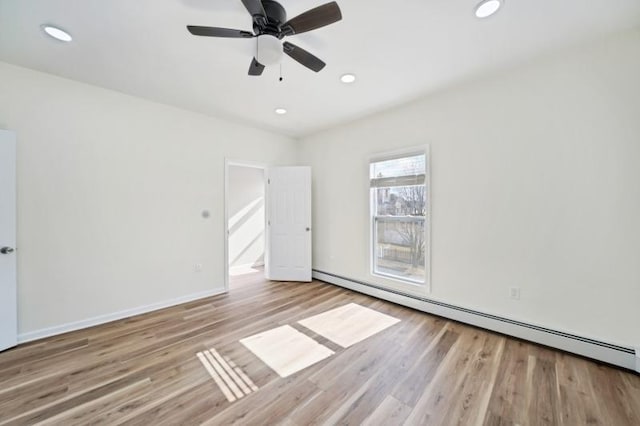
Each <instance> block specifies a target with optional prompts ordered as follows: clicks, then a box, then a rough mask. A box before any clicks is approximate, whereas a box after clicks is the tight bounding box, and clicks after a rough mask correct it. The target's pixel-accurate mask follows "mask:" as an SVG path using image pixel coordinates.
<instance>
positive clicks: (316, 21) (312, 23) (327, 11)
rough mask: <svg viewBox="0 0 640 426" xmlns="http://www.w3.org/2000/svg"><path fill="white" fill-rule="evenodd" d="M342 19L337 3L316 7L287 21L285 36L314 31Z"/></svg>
mask: <svg viewBox="0 0 640 426" xmlns="http://www.w3.org/2000/svg"><path fill="white" fill-rule="evenodd" d="M341 19H342V12H340V8H339V7H338V3H336V2H335V1H334V2H331V3H327V4H323V5H322V6H318V7H316V8H314V9H311V10H307V11H306V12H304V13H302V14H300V15H298V16H296V17H295V18H292V19H289V20H288V21H287V22H286V23H285V24H284V28H285V31H286V30H290V31H286V32H290V34H287V35H293V34H300V33H304V32H307V31H311V30H315V29H316V28H320V27H324V26H325V25H329V24H333V23H334V22H337V21H339V20H341Z"/></svg>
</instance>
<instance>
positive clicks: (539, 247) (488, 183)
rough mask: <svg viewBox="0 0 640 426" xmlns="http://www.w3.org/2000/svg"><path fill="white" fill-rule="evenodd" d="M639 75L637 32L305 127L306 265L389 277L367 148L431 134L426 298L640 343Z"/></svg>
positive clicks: (348, 274) (394, 145)
mask: <svg viewBox="0 0 640 426" xmlns="http://www.w3.org/2000/svg"><path fill="white" fill-rule="evenodd" d="M639 76H640V33H639V32H638V31H634V32H628V33H625V34H621V35H618V36H616V37H614V38H611V39H608V40H605V41H602V42H599V43H597V44H592V45H591V46H588V47H582V48H576V49H574V50H571V51H567V52H562V53H561V54H557V55H554V56H552V57H547V58H544V59H541V60H538V61H536V62H533V63H530V64H527V65H523V66H521V67H519V68H517V69H513V70H511V71H510V72H505V73H503V74H500V75H493V76H491V77H490V78H483V79H479V80H477V81H474V82H469V83H467V84H465V85H464V86H459V87H458V88H455V89H451V90H447V91H445V92H441V93H438V94H435V95H432V96H429V97H427V98H425V99H423V100H420V101H417V102H414V103H412V104H410V105H406V106H404V107H401V108H397V109H395V110H392V111H389V112H386V113H381V114H378V115H376V116H373V117H369V118H365V119H362V120H359V121H357V122H354V123H351V124H348V125H344V126H341V127H339V128H336V129H332V130H329V131H326V132H323V133H320V134H317V135H314V136H312V137H308V138H305V139H304V140H303V142H302V146H301V151H300V159H301V162H302V163H303V164H308V165H311V166H312V167H313V173H314V188H313V190H314V200H313V205H314V225H313V226H314V268H316V269H318V270H321V271H326V272H330V273H334V274H339V275H342V276H345V277H349V278H354V279H360V280H365V281H369V282H377V283H383V282H385V281H384V279H380V278H374V277H372V276H371V275H370V274H369V220H368V207H369V204H368V182H367V166H368V157H369V156H370V155H371V154H373V153H378V152H384V151H386V150H390V149H398V148H402V147H405V146H413V145H420V144H425V143H428V144H430V146H431V158H432V159H431V167H432V174H431V177H432V188H431V189H432V246H431V247H432V256H431V258H432V293H431V296H430V297H432V298H433V299H437V300H441V301H446V302H449V303H452V304H456V305H459V306H464V307H469V308H473V309H477V310H480V311H484V312H488V313H493V314H498V315H502V316H506V317H509V318H513V319H519V320H523V321H527V322H530V323H535V324H541V325H544V326H548V327H550V328H553V329H560V330H565V331H571V332H574V333H578V334H581V335H585V336H591V337H595V338H598V339H602V340H605V341H610V342H619V343H623V344H627V345H636V346H640V326H639V325H640V309H638V302H639V301H640V80H639ZM511 286H517V287H521V292H522V294H521V300H519V301H514V300H510V299H509V297H508V289H509V287H511Z"/></svg>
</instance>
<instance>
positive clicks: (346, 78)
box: [340, 74, 356, 84]
mask: <svg viewBox="0 0 640 426" xmlns="http://www.w3.org/2000/svg"><path fill="white" fill-rule="evenodd" d="M340 81H341V82H343V83H345V84H351V83H353V82H355V81H356V75H355V74H343V75H342V77H340Z"/></svg>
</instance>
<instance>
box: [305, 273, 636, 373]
mask: <svg viewBox="0 0 640 426" xmlns="http://www.w3.org/2000/svg"><path fill="white" fill-rule="evenodd" d="M313 278H315V279H317V280H320V281H324V282H327V283H330V284H335V285H337V286H340V287H344V288H347V289H350V290H353V291H357V292H359V293H364V294H367V295H369V296H373V297H377V298H379V299H383V300H387V301H389V302H393V303H397V304H399V305H403V306H407V307H410V308H413V309H416V310H419V311H422V312H427V313H430V314H434V315H437V316H441V317H445V318H449V319H452V320H455V321H459V322H463V323H465V324H469V325H473V326H476V327H480V328H484V329H487V330H492V331H495V332H498V333H502V334H506V335H508V336H513V337H517V338H520V339H524V340H528V341H531V342H535V343H539V344H541V345H545V346H549V347H552V348H556V349H560V350H563V351H566V352H571V353H574V354H578V355H582V356H585V357H587V358H592V359H595V360H599V361H603V362H606V363H609V364H613V365H617V366H619V367H623V368H626V369H629V370H634V371H637V372H640V349H636V348H627V347H623V346H619V345H614V344H611V343H607V342H601V341H597V340H594V339H590V338H586V337H582V336H577V335H574V334H570V333H565V332H562V331H557V330H552V329H548V328H544V327H540V326H536V325H531V324H527V323H523V322H521V321H515V320H511V319H509V318H503V317H499V316H496V315H490V314H486V313H483V312H479V311H474V310H471V309H466V308H462V307H458V306H455V305H450V304H447V303H442V302H438V301H435V300H430V299H427V298H422V297H417V296H412V295H409V294H404V293H401V292H396V291H392V290H387V289H384V288H382V287H380V286H377V285H375V284H371V283H366V282H363V281H359V280H353V279H350V278H346V277H342V276H339V275H335V274H332V273H329V272H323V271H319V270H316V269H314V270H313Z"/></svg>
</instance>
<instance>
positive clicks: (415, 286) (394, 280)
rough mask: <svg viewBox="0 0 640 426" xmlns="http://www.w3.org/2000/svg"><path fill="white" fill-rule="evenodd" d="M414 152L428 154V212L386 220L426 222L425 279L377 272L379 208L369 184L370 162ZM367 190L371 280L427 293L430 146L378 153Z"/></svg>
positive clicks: (429, 282) (410, 154)
mask: <svg viewBox="0 0 640 426" xmlns="http://www.w3.org/2000/svg"><path fill="white" fill-rule="evenodd" d="M414 155H424V156H425V177H424V185H425V198H426V203H427V208H426V211H425V216H424V219H422V218H417V217H416V218H410V217H404V216H397V217H393V216H391V217H385V220H387V221H407V220H410V221H424V222H425V225H424V232H425V235H424V241H425V253H424V257H425V265H424V267H425V269H424V282H421V281H415V280H411V279H409V278H402V277H399V276H397V275H392V274H385V273H383V272H376V270H375V265H376V222H377V220H378V218H377V217H376V216H375V215H374V211H375V209H376V205H375V198H374V197H372V190H371V183H370V180H371V178H370V167H371V163H374V162H378V161H385V160H393V159H396V158H403V157H410V156H414ZM367 190H368V191H369V194H368V197H369V212H368V214H369V232H370V237H369V273H370V275H371V279H372V281H373V282H374V283H375V284H378V285H380V286H382V287H386V288H389V289H391V290H398V291H403V292H407V293H413V294H418V295H423V294H428V293H430V292H431V166H430V155H429V145H421V146H413V147H409V148H404V149H399V150H394V151H386V152H382V153H377V154H374V155H372V156H370V157H369V161H368V162H367Z"/></svg>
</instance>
